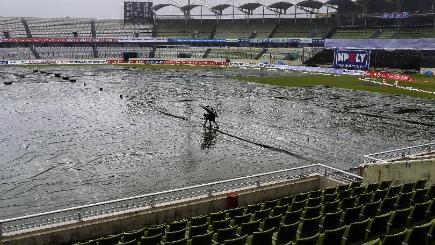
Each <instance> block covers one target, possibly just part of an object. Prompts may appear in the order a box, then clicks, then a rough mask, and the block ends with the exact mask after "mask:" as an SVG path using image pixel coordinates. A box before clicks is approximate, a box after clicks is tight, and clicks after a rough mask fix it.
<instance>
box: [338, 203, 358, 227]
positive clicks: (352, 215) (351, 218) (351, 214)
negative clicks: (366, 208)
mask: <svg viewBox="0 0 435 245" xmlns="http://www.w3.org/2000/svg"><path fill="white" fill-rule="evenodd" d="M362 207H363V206H362V205H360V206H358V207H353V208H348V209H346V210H345V211H344V212H343V215H342V216H341V219H340V223H341V224H342V225H343V224H344V225H348V224H350V223H353V222H358V221H359V220H360V214H361V210H362Z"/></svg>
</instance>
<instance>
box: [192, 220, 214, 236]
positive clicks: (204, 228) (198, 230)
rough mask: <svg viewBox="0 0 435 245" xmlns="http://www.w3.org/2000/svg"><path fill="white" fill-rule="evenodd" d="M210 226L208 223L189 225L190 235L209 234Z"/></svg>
mask: <svg viewBox="0 0 435 245" xmlns="http://www.w3.org/2000/svg"><path fill="white" fill-rule="evenodd" d="M208 227H209V225H208V223H207V224H203V225H197V226H191V227H189V237H193V236H199V235H204V234H207V232H208Z"/></svg>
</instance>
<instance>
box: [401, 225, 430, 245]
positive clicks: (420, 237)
mask: <svg viewBox="0 0 435 245" xmlns="http://www.w3.org/2000/svg"><path fill="white" fill-rule="evenodd" d="M431 226H432V222H429V223H426V224H422V225H419V226H414V227H413V228H412V229H411V230H409V231H408V233H407V235H406V237H405V241H404V243H403V244H404V245H413V244H419V245H420V244H421V245H424V244H428V237H427V234H428V232H429V229H430V227H431Z"/></svg>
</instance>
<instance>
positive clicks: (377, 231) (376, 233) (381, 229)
mask: <svg viewBox="0 0 435 245" xmlns="http://www.w3.org/2000/svg"><path fill="white" fill-rule="evenodd" d="M390 214H391V213H386V214H382V215H378V216H375V217H374V218H373V219H372V220H371V221H370V223H369V225H368V227H367V231H366V235H365V240H367V241H370V240H373V239H376V238H378V237H381V236H383V235H385V234H387V232H388V221H389V220H390Z"/></svg>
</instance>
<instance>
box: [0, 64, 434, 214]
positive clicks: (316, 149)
mask: <svg viewBox="0 0 435 245" xmlns="http://www.w3.org/2000/svg"><path fill="white" fill-rule="evenodd" d="M44 70H45V71H50V72H53V73H62V74H64V75H68V76H70V77H72V78H75V79H77V82H75V83H71V82H69V81H66V80H62V79H61V78H57V77H53V75H50V76H48V75H45V74H41V73H39V72H38V73H33V71H32V69H27V68H17V67H13V68H6V67H1V68H0V79H1V83H0V97H1V104H2V106H1V107H0V169H1V170H0V193H2V195H1V197H0V218H7V217H15V216H19V215H25V214H32V213H36V212H42V211H50V210H54V209H59V208H66V207H72V206H77V205H82V204H88V203H94V202H97V201H105V200H110V199H115V198H122V197H129V196H134V195H139V194H144V193H149V192H156V191H161V190H168V189H175V188H179V187H185V186H190V185H193V184H199V183H206V182H211V181H217V180H224V179H228V178H234V177H240V176H246V175H249V174H258V173H262V172H267V171H273V170H279V169H283V168H291V167H295V166H300V165H306V164H310V163H324V164H328V165H331V166H334V167H338V168H342V169H347V168H350V167H354V166H357V165H358V164H359V163H361V162H362V161H363V155H364V154H368V153H373V152H379V151H383V150H389V149H394V148H398V147H405V146H410V145H416V144H419V143H427V142H428V141H429V140H431V139H432V140H433V139H434V138H435V137H434V136H435V101H433V100H424V99H418V98H411V97H404V96H394V95H383V94H373V93H368V92H360V91H350V90H344V89H335V88H327V87H307V88H294V89H291V88H279V87H273V86H269V85H262V84H256V83H247V82H240V81H236V80H234V79H232V76H234V75H237V74H239V75H240V74H246V73H248V72H249V73H258V74H261V72H259V71H247V70H225V71H197V70H196V71H195V70H193V71H189V70H187V71H170V70H166V71H165V70H162V71H149V70H140V69H124V68H120V67H109V66H104V67H60V68H57V67H53V68H46V69H44ZM273 74H275V73H273ZM287 74H288V73H287ZM23 75H24V77H23ZM325 79H331V78H330V77H326V78H325ZM4 81H12V82H13V84H12V85H4ZM85 83H86V85H85ZM100 88H101V89H102V91H100V90H101V89H100ZM120 95H122V98H120ZM207 104H208V105H211V106H214V107H215V108H216V109H217V111H218V116H219V117H218V118H217V122H218V124H219V125H220V128H219V129H218V130H215V129H210V128H204V127H203V126H202V124H203V119H202V115H203V113H204V110H203V109H202V108H201V107H200V105H207Z"/></svg>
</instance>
